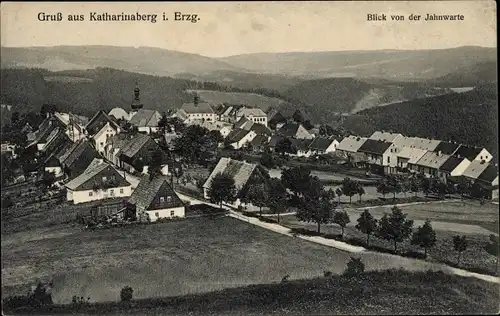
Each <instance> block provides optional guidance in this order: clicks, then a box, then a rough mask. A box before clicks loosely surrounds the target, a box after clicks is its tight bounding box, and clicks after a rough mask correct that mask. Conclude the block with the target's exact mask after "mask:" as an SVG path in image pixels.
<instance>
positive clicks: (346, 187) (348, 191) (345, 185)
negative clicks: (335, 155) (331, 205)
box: [341, 178, 359, 203]
mask: <svg viewBox="0 0 500 316" xmlns="http://www.w3.org/2000/svg"><path fill="white" fill-rule="evenodd" d="M358 187H359V184H358V182H356V181H352V180H351V179H350V178H344V180H342V187H341V188H342V193H343V194H344V195H346V196H348V197H349V203H351V201H352V197H353V196H354V195H355V194H357V193H358Z"/></svg>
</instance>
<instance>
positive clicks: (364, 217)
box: [356, 210, 377, 245]
mask: <svg viewBox="0 0 500 316" xmlns="http://www.w3.org/2000/svg"><path fill="white" fill-rule="evenodd" d="M356 229H357V230H359V231H360V232H362V233H363V234H366V244H367V245H369V244H370V236H371V235H372V234H373V233H375V232H376V231H377V220H376V219H375V218H374V217H373V216H372V214H370V211H368V210H364V211H363V213H361V215H360V216H359V218H358V223H357V224H356Z"/></svg>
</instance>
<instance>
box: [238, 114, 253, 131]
mask: <svg viewBox="0 0 500 316" xmlns="http://www.w3.org/2000/svg"><path fill="white" fill-rule="evenodd" d="M253 124H254V123H253V122H252V121H250V120H249V119H248V118H246V117H245V116H242V117H241V118H240V119H239V120H238V121H237V122H236V123H235V124H234V128H241V129H245V130H247V131H249V130H250V129H251V128H252V126H253Z"/></svg>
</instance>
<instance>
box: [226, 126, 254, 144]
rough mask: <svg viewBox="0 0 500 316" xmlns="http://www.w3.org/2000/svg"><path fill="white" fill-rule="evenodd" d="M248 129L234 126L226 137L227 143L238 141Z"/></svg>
mask: <svg viewBox="0 0 500 316" xmlns="http://www.w3.org/2000/svg"><path fill="white" fill-rule="evenodd" d="M249 132H250V131H247V130H244V129H241V128H235V129H233V130H232V131H231V132H230V133H229V135H227V137H226V139H227V141H228V142H229V143H235V142H239V141H240V140H242V139H243V137H245V136H246V135H247V134H248V133H249Z"/></svg>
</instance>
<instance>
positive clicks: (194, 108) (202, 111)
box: [176, 96, 217, 124]
mask: <svg viewBox="0 0 500 316" xmlns="http://www.w3.org/2000/svg"><path fill="white" fill-rule="evenodd" d="M176 116H178V117H179V118H181V119H183V121H185V122H186V123H188V124H189V123H190V122H191V121H193V120H202V119H204V120H205V121H211V122H214V121H215V120H216V119H217V114H216V113H215V111H214V109H213V108H212V106H211V105H210V104H208V103H205V102H201V103H200V102H198V97H197V96H195V97H194V100H193V103H184V104H183V105H182V106H181V108H180V110H179V111H177V115H176Z"/></svg>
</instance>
